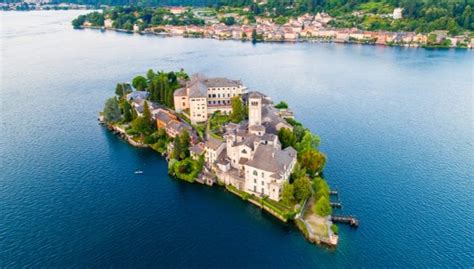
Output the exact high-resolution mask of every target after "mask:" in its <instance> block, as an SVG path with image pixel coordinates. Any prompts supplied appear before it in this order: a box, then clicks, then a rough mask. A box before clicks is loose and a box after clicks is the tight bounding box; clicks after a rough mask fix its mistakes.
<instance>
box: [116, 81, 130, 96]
mask: <svg viewBox="0 0 474 269" xmlns="http://www.w3.org/2000/svg"><path fill="white" fill-rule="evenodd" d="M129 86H130V85H129V84H125V83H117V86H115V94H116V95H117V96H118V97H120V98H123V97H125V95H127V94H128V93H129V92H131V89H130V88H129Z"/></svg>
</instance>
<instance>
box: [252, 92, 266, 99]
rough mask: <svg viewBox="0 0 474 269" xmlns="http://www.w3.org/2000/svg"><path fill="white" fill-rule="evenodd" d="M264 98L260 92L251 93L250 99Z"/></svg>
mask: <svg viewBox="0 0 474 269" xmlns="http://www.w3.org/2000/svg"><path fill="white" fill-rule="evenodd" d="M262 97H263V96H262V94H261V93H259V92H251V93H249V98H260V99H261V98H262Z"/></svg>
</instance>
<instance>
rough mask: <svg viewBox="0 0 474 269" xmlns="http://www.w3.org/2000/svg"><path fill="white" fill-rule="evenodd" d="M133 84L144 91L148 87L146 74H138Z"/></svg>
mask: <svg viewBox="0 0 474 269" xmlns="http://www.w3.org/2000/svg"><path fill="white" fill-rule="evenodd" d="M132 85H133V87H134V88H135V89H137V90H139V91H143V90H145V89H146V86H147V83H146V78H145V77H144V76H136V77H135V78H134V79H133V80H132Z"/></svg>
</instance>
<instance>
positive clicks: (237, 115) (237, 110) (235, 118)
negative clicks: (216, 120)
mask: <svg viewBox="0 0 474 269" xmlns="http://www.w3.org/2000/svg"><path fill="white" fill-rule="evenodd" d="M230 103H231V106H232V113H231V114H230V121H232V122H234V123H239V122H241V121H242V120H244V119H245V116H246V108H245V106H244V105H243V103H242V99H240V97H239V96H234V97H232V99H230Z"/></svg>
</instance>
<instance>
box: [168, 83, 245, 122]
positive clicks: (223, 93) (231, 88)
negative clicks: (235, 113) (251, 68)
mask: <svg viewBox="0 0 474 269" xmlns="http://www.w3.org/2000/svg"><path fill="white" fill-rule="evenodd" d="M244 92H245V87H244V86H243V85H242V83H240V81H235V80H229V79H225V78H205V77H203V76H201V75H194V76H193V77H191V79H190V81H189V82H187V83H186V86H185V87H184V88H182V89H179V90H177V91H175V93H174V105H175V110H176V111H177V112H182V111H186V110H189V111H187V112H188V113H189V117H190V120H191V122H192V123H200V122H205V121H207V119H208V115H211V114H213V113H214V112H216V111H221V112H222V113H223V114H230V113H231V112H232V106H231V99H232V98H233V97H236V96H241V95H242V94H243V93H244Z"/></svg>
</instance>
